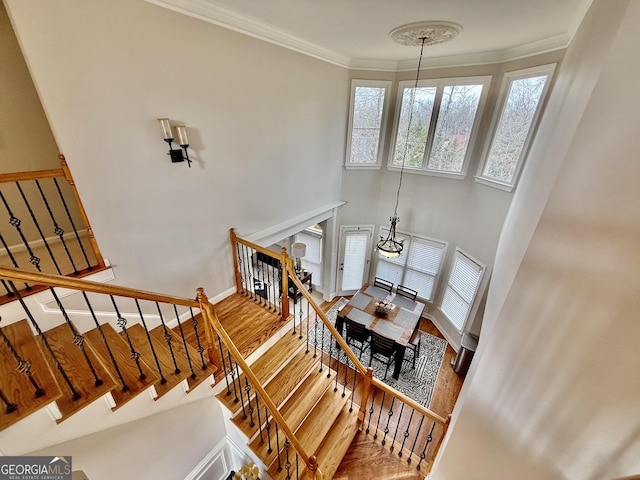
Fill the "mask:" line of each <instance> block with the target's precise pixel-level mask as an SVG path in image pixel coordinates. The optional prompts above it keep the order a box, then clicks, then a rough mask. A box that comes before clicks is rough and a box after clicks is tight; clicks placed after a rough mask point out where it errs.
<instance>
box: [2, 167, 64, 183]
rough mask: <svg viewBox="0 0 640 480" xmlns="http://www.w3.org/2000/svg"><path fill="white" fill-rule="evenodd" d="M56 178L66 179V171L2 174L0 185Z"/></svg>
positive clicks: (52, 170)
mask: <svg viewBox="0 0 640 480" xmlns="http://www.w3.org/2000/svg"><path fill="white" fill-rule="evenodd" d="M56 177H62V178H64V177H65V175H64V170H63V169H62V168H56V169H51V170H33V171H31V172H13V173H0V183H10V182H28V181H30V180H40V179H43V178H56Z"/></svg>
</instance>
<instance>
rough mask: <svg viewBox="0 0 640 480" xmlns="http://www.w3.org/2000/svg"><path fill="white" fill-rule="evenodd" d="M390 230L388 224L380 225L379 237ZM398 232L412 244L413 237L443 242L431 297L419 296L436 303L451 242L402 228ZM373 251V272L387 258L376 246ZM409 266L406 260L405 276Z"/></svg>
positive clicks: (404, 266) (403, 271)
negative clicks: (402, 229) (379, 252)
mask: <svg viewBox="0 0 640 480" xmlns="http://www.w3.org/2000/svg"><path fill="white" fill-rule="evenodd" d="M385 229H386V231H385V232H384V233H383V230H385ZM388 230H389V227H388V226H386V225H380V226H378V237H377V238H380V237H381V236H382V237H386V235H387V232H388ZM396 233H397V234H398V236H400V237H405V238H407V239H409V242H410V244H412V243H413V239H414V238H419V239H421V240H427V241H429V242H433V243H439V244H441V245H442V246H443V248H442V258H440V265H438V272H437V273H436V274H435V276H434V277H433V291H432V292H431V298H422V297H419V299H420V300H423V301H425V302H428V303H431V304H432V303H434V301H435V299H436V298H437V293H438V285H439V281H440V276H441V275H442V267H443V266H444V261H445V259H446V258H447V251H448V249H449V242H447V241H446V240H442V239H440V238H433V237H427V236H424V235H417V234H413V233H409V232H404V231H401V230H397V232H396ZM373 253H374V255H375V259H376V260H375V265H374V268H373V272H376V271H377V269H378V262H379V261H380V260H382V261H385V260H384V258H381V256H380V255H379V254H378V253H377V251H376V249H375V248H374V249H373ZM408 268H411V267H408V266H407V263H406V261H405V263H404V265H403V266H402V273H403V276H404V274H405V271H406V270H407V269H408ZM413 270H416V269H415V268H413Z"/></svg>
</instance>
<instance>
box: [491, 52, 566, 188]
mask: <svg viewBox="0 0 640 480" xmlns="http://www.w3.org/2000/svg"><path fill="white" fill-rule="evenodd" d="M554 69H555V64H552V65H545V66H542V67H535V68H528V69H526V70H519V71H514V72H508V73H506V74H505V77H504V81H503V84H502V88H501V94H500V100H499V104H498V105H499V108H498V109H497V110H496V112H498V113H497V116H496V117H495V118H494V121H493V127H492V132H493V136H492V138H491V141H490V143H489V144H488V145H489V146H488V148H487V149H486V152H485V161H484V163H483V165H482V166H481V171H480V174H479V180H480V181H482V180H485V181H487V182H490V183H493V184H498V185H502V186H504V187H506V188H507V189H508V190H510V189H511V188H513V186H514V184H515V182H516V178H517V175H518V173H519V171H520V168H521V166H522V163H523V161H524V158H525V155H526V153H527V148H528V146H529V143H530V141H531V137H532V136H533V131H534V129H535V125H536V122H537V119H538V117H539V114H540V110H541V107H542V104H543V103H544V102H543V100H544V97H545V94H546V92H547V90H548V87H549V83H550V81H549V80H550V78H551V75H552V74H553V71H554Z"/></svg>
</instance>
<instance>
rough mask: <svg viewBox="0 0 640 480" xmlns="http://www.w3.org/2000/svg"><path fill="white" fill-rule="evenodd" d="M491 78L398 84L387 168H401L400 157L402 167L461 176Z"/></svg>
mask: <svg viewBox="0 0 640 480" xmlns="http://www.w3.org/2000/svg"><path fill="white" fill-rule="evenodd" d="M490 80H491V77H488V76H485V77H470V78H454V79H443V80H423V81H420V82H419V83H418V88H415V82H400V85H399V88H398V103H399V105H400V108H399V114H398V116H397V117H396V121H395V127H394V135H393V138H394V145H393V148H392V153H391V160H390V162H389V164H390V166H391V167H398V168H399V167H402V162H403V158H404V166H405V168H407V169H411V170H417V171H423V172H425V173H434V174H444V175H451V176H461V175H464V173H465V169H466V165H467V159H468V157H469V152H470V151H471V146H472V144H473V140H474V137H475V134H476V131H477V129H478V124H479V123H480V117H481V112H482V108H483V106H484V101H485V98H486V95H487V90H488V87H489V82H490ZM412 104H413V109H412V108H411V105H412ZM410 116H411V129H410V130H408V127H409V117H410ZM405 151H406V157H405Z"/></svg>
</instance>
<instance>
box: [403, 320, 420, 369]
mask: <svg viewBox="0 0 640 480" xmlns="http://www.w3.org/2000/svg"><path fill="white" fill-rule="evenodd" d="M420 340H422V332H421V331H420V329H419V328H418V327H416V328H415V330H414V331H413V333H412V334H411V338H410V339H409V343H407V349H406V350H405V352H404V358H403V360H404V361H405V362H408V361H409V360H411V363H412V365H413V366H412V368H413V369H414V370H415V368H416V360H417V359H418V357H419V356H420ZM409 351H411V352H412V353H411V355H412V357H411V358H407V352H409Z"/></svg>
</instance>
